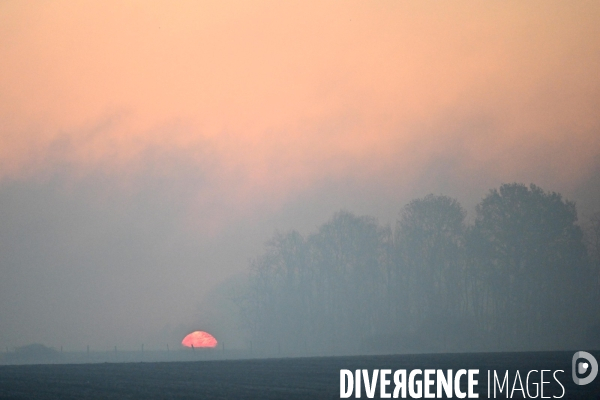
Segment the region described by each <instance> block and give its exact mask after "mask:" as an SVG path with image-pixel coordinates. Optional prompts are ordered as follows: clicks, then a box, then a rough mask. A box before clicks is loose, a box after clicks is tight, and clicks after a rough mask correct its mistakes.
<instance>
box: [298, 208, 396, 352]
mask: <svg viewBox="0 0 600 400" xmlns="http://www.w3.org/2000/svg"><path fill="white" fill-rule="evenodd" d="M389 239H390V232H389V229H386V228H381V227H379V225H378V224H377V221H376V220H375V218H372V217H358V216H355V215H354V214H352V213H349V212H347V211H340V212H338V213H336V214H335V215H334V216H333V218H332V219H331V220H329V221H328V222H327V223H325V224H323V225H322V226H321V227H320V228H319V231H318V232H317V233H316V234H313V235H311V236H310V237H309V238H308V242H309V245H310V249H311V250H310V251H311V257H312V263H313V267H312V268H313V269H314V271H315V278H316V279H315V282H314V283H315V295H316V298H315V299H316V301H317V304H315V307H317V308H318V310H319V311H318V312H317V316H318V317H317V319H316V320H315V321H318V326H317V329H318V331H320V332H321V335H322V337H323V338H324V340H325V341H326V342H327V343H330V344H331V345H333V346H334V347H335V348H337V349H339V348H346V349H354V350H356V349H357V348H358V347H359V346H360V343H361V342H362V341H363V340H364V339H365V338H366V337H367V336H369V335H372V334H373V333H374V332H375V331H377V329H378V327H379V326H380V324H381V319H382V314H383V311H384V310H382V305H385V297H384V296H385V262H386V260H387V257H388V255H387V249H389V247H387V246H386V243H387V242H388V241H389Z"/></svg>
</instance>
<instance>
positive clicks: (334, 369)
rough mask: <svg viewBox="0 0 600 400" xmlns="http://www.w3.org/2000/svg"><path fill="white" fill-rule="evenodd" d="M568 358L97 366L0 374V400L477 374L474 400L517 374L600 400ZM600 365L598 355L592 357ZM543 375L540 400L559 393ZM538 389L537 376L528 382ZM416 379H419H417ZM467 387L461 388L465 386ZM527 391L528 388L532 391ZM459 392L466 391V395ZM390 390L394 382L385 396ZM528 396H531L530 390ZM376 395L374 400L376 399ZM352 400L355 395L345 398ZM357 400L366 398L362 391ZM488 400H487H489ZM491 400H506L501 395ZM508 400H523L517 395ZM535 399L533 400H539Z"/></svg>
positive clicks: (220, 394) (266, 391) (268, 390)
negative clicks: (363, 375) (343, 374)
mask: <svg viewBox="0 0 600 400" xmlns="http://www.w3.org/2000/svg"><path fill="white" fill-rule="evenodd" d="M573 353H574V352H535V353H480V354H429V355H396V356H352V357H322V358H317V357H315V358H288V359H262V360H259V359H254V360H224V361H198V362H156V363H120V364H112V363H103V364H62V365H60V364H57V365H19V366H0V398H1V399H187V398H198V399H336V398H339V394H340V393H339V391H340V369H349V370H355V369H358V368H360V369H368V370H370V371H369V372H370V373H371V372H372V370H373V369H382V368H389V369H391V370H392V371H394V370H397V369H406V370H409V371H410V370H412V369H417V368H418V369H426V368H433V369H443V370H446V369H453V370H454V371H456V370H458V369H479V375H478V376H477V379H478V380H479V385H478V387H477V388H478V392H479V393H480V395H479V398H488V397H487V371H488V370H492V371H493V370H496V371H497V372H498V375H500V373H502V376H503V375H504V371H505V370H507V369H508V370H509V387H512V384H513V380H514V377H515V374H516V371H517V370H519V372H520V374H521V376H522V380H523V385H525V375H526V374H527V372H528V371H530V370H534V369H536V370H542V369H544V370H552V372H553V371H554V370H563V371H564V372H559V373H557V377H558V379H559V381H560V382H561V383H562V385H564V387H565V391H566V394H565V395H564V397H562V398H565V399H600V377H597V378H596V379H595V380H594V382H592V383H591V384H589V385H586V386H577V385H575V384H574V383H573V380H572V379H571V357H572V356H573ZM592 354H593V355H594V356H595V357H596V359H599V360H600V353H599V352H592ZM552 372H551V373H546V375H545V376H544V380H545V381H549V382H550V383H548V384H546V385H545V390H544V396H550V397H552V396H553V395H554V396H560V395H561V394H562V389H561V388H560V386H559V385H558V384H557V383H556V381H554V379H553V378H552ZM532 376H535V377H536V380H537V382H538V383H539V374H537V375H532ZM421 378H422V377H421ZM464 383H465V385H464V386H466V380H465V381H464ZM530 384H531V383H530ZM464 386H463V390H464V391H466V387H464ZM392 390H393V382H392V385H391V389H390V390H389V392H391V391H392ZM531 390H532V395H533V390H534V388H533V387H532V389H531ZM378 396H379V389H378V390H377V392H376V396H375V398H379V397H378ZM351 398H354V395H353V396H352V397H351ZM362 398H366V395H365V392H364V388H363V392H362ZM492 398H493V396H492ZM497 398H506V391H505V392H504V393H503V394H498V395H497ZM513 398H522V395H521V392H520V391H516V392H515V393H514V396H513ZM538 398H539V396H538Z"/></svg>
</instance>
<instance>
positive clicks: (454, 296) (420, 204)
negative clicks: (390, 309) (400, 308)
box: [396, 194, 468, 347]
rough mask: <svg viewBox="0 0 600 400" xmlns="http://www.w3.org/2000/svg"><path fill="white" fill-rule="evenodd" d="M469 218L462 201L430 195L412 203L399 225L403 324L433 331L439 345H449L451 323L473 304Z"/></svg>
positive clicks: (398, 245) (406, 209)
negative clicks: (467, 237)
mask: <svg viewBox="0 0 600 400" xmlns="http://www.w3.org/2000/svg"><path fill="white" fill-rule="evenodd" d="M465 216H466V212H465V210H464V209H463V208H462V206H461V205H460V203H459V202H458V201H457V200H455V199H452V198H450V197H447V196H435V195H433V194H430V195H428V196H426V197H424V198H422V199H417V200H413V201H411V202H410V203H408V204H407V205H406V206H405V207H404V209H403V210H402V212H401V213H400V219H399V220H398V222H397V226H396V244H397V251H398V253H397V254H398V255H397V265H398V269H399V271H401V272H400V274H403V275H404V276H400V277H399V279H401V281H402V282H403V286H404V287H403V288H402V290H403V292H404V293H405V295H404V296H403V299H402V300H401V301H403V302H404V306H405V307H404V311H405V313H408V315H405V316H404V319H405V321H411V322H412V323H413V324H416V326H428V329H429V330H430V331H431V332H429V334H430V335H433V336H434V337H432V340H434V341H435V340H437V341H440V342H445V341H446V335H445V334H446V333H447V332H448V328H449V326H448V325H449V323H451V322H452V321H456V320H458V319H460V318H461V316H462V315H464V313H465V310H466V307H467V303H468V299H467V285H466V269H465V263H464V254H463V242H464V232H465V224H464V219H465ZM440 345H442V346H444V347H445V345H444V344H443V343H440Z"/></svg>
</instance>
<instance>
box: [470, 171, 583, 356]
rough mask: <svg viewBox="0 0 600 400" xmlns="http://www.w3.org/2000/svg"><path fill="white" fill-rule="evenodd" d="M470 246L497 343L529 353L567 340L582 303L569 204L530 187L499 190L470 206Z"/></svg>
mask: <svg viewBox="0 0 600 400" xmlns="http://www.w3.org/2000/svg"><path fill="white" fill-rule="evenodd" d="M471 238H472V239H473V240H475V241H476V245H472V247H474V248H476V249H477V254H478V259H479V263H480V264H479V266H478V267H479V268H481V269H482V271H483V273H484V275H485V277H484V279H485V281H486V284H487V286H488V289H489V291H490V295H491V296H492V297H491V299H490V300H491V301H492V307H490V308H489V311H490V314H489V315H490V316H491V318H492V319H491V322H492V325H491V326H490V329H492V330H493V331H494V332H496V333H497V334H498V335H499V338H500V340H501V341H503V342H506V341H511V340H512V341H513V343H514V344H515V345H516V344H519V345H529V346H531V345H539V344H541V343H543V340H544V339H546V341H547V343H554V344H557V343H558V338H564V337H565V336H568V335H565V333H566V332H565V330H566V329H570V328H573V327H574V326H577V323H578V321H580V319H581V316H582V307H583V308H585V303H586V301H587V300H589V299H585V298H583V297H585V295H586V293H587V291H586V290H585V289H584V286H585V285H586V282H587V278H589V276H588V275H587V274H586V267H585V265H586V261H585V258H586V252H585V247H584V245H583V241H582V231H581V228H580V227H579V226H578V225H577V211H576V209H575V204H574V203H573V202H570V201H566V200H563V199H562V197H561V195H560V194H558V193H554V192H552V193H550V192H548V193H547V192H544V191H543V190H542V189H540V188H539V187H537V186H535V185H531V186H530V187H529V188H528V187H527V186H525V185H522V184H516V183H513V184H505V185H502V186H501V187H500V189H499V190H495V189H494V190H492V191H490V193H489V194H488V195H487V196H486V197H485V198H484V199H483V200H482V201H481V203H480V204H479V205H478V206H477V216H476V220H475V226H474V230H473V235H472V236H471ZM582 285H583V286H582ZM576 293H577V294H579V295H578V296H577V295H575V294H576Z"/></svg>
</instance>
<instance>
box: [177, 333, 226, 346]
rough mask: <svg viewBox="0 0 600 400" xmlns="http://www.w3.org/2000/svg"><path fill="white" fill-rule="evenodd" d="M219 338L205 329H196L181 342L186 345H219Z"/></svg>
mask: <svg viewBox="0 0 600 400" xmlns="http://www.w3.org/2000/svg"><path fill="white" fill-rule="evenodd" d="M217 343H218V342H217V339H215V337H214V336H213V335H211V334H210V333H208V332H204V331H194V332H192V333H190V334H188V335H187V336H186V337H184V338H183V340H182V341H181V344H182V345H184V346H186V347H194V348H196V347H217Z"/></svg>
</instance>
